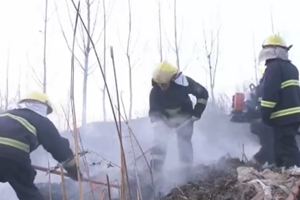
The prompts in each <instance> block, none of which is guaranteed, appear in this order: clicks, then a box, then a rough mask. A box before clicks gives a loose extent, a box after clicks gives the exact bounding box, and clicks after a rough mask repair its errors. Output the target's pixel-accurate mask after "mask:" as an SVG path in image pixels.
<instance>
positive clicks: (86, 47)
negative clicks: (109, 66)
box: [80, 0, 100, 125]
mask: <svg viewBox="0 0 300 200" xmlns="http://www.w3.org/2000/svg"><path fill="white" fill-rule="evenodd" d="M94 3H95V0H86V1H85V4H86V9H87V10H86V11H87V13H86V14H87V15H86V25H87V29H88V33H89V34H90V35H91V36H93V35H94V33H95V27H96V24H97V16H98V10H99V1H97V10H96V13H95V18H94V20H93V21H92V19H91V13H92V11H91V8H92V5H93V4H94ZM99 38H100V37H99ZM82 44H83V47H80V49H81V51H82V53H83V55H84V61H83V64H80V66H81V69H82V71H83V88H82V95H83V96H82V113H81V118H82V125H85V124H86V121H87V115H86V111H87V95H88V94H87V89H88V77H89V75H90V74H91V73H93V71H94V69H95V67H93V65H92V64H90V59H89V58H90V52H91V50H92V46H91V40H90V38H89V37H88V35H87V34H86V33H85V32H84V31H83V28H82Z"/></svg>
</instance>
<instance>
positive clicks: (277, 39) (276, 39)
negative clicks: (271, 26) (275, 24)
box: [262, 34, 292, 50]
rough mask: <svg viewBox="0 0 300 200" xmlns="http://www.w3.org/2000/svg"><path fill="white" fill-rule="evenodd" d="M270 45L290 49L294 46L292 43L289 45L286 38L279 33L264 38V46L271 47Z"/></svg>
mask: <svg viewBox="0 0 300 200" xmlns="http://www.w3.org/2000/svg"><path fill="white" fill-rule="evenodd" d="M269 46H279V47H282V48H284V49H288V50H289V49H290V48H291V47H292V45H290V46H287V45H286V43H285V41H284V39H283V38H282V37H281V36H279V35H275V34H274V35H271V36H269V37H268V38H267V39H265V40H264V42H263V44H262V47H263V48H265V47H269Z"/></svg>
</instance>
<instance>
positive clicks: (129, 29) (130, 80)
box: [126, 0, 133, 119]
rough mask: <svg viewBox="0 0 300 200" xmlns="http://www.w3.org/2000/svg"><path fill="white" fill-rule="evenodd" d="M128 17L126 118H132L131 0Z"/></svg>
mask: <svg viewBox="0 0 300 200" xmlns="http://www.w3.org/2000/svg"><path fill="white" fill-rule="evenodd" d="M128 17H129V24H128V39H127V51H126V56H127V62H128V77H129V112H128V118H129V119H131V118H132V101H133V90H132V66H131V60H130V52H129V49H130V41H131V26H132V21H131V1H130V0H128Z"/></svg>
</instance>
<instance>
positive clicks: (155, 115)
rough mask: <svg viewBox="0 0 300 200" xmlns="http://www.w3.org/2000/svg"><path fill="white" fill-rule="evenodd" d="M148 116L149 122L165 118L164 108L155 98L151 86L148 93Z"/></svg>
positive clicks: (155, 95)
mask: <svg viewBox="0 0 300 200" xmlns="http://www.w3.org/2000/svg"><path fill="white" fill-rule="evenodd" d="M149 117H150V121H151V123H155V122H158V121H164V120H165V114H164V110H163V108H162V107H161V105H160V104H159V102H158V100H157V94H156V92H155V89H154V88H152V90H151V92H150V95H149Z"/></svg>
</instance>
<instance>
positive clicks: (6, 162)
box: [0, 109, 74, 200]
mask: <svg viewBox="0 0 300 200" xmlns="http://www.w3.org/2000/svg"><path fill="white" fill-rule="evenodd" d="M40 144H41V145H42V146H43V147H44V149H45V150H47V151H48V152H50V153H51V155H52V156H53V158H54V159H55V160H57V161H58V162H63V161H66V160H67V159H69V158H71V157H73V155H74V154H73V152H72V150H71V148H70V145H69V141H68V140H67V139H66V138H63V137H61V136H60V134H59V132H58V130H57V129H56V128H55V126H54V124H53V123H52V122H51V121H50V120H49V119H48V118H46V117H42V116H40V115H38V114H37V113H35V112H33V111H31V110H28V109H15V110H10V111H7V112H4V113H2V114H0V163H1V165H0V182H3V183H5V182H8V183H9V184H10V185H11V186H12V187H13V189H14V191H15V192H16V194H17V196H18V198H19V199H20V200H42V199H43V197H42V195H41V194H40V192H39V191H38V189H37V187H36V186H35V185H34V179H35V175H36V171H35V170H34V169H33V168H32V166H31V160H30V153H31V152H32V151H34V150H35V149H36V148H37V147H38V146H39V145H40Z"/></svg>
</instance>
